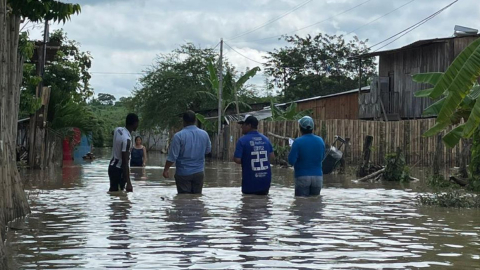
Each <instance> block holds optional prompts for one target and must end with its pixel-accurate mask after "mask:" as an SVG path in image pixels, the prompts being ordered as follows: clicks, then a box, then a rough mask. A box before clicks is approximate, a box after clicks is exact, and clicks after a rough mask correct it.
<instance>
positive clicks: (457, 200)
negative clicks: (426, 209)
mask: <svg viewBox="0 0 480 270" xmlns="http://www.w3.org/2000/svg"><path fill="white" fill-rule="evenodd" d="M417 201H418V203H419V204H421V205H427V206H440V207H453V208H480V196H479V195H477V194H471V193H467V192H465V191H464V190H461V189H451V190H448V191H446V192H436V193H434V194H421V195H418V196H417Z"/></svg>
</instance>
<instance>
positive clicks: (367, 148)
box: [357, 136, 373, 177]
mask: <svg viewBox="0 0 480 270" xmlns="http://www.w3.org/2000/svg"><path fill="white" fill-rule="evenodd" d="M372 142H373V137H372V136H366V137H365V143H364V144H363V154H362V156H363V160H362V162H361V163H360V164H359V166H358V169H357V177H364V176H366V175H368V167H369V165H370V152H371V147H372Z"/></svg>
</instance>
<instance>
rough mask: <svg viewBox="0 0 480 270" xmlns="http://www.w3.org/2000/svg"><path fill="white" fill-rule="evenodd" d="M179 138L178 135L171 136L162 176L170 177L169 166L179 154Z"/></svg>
mask: <svg viewBox="0 0 480 270" xmlns="http://www.w3.org/2000/svg"><path fill="white" fill-rule="evenodd" d="M180 147H181V146H180V138H179V136H178V135H175V136H173V140H172V143H171V144H170V150H169V151H168V156H167V161H166V162H165V168H164V169H163V177H165V178H170V174H169V170H170V167H171V166H172V165H173V164H175V161H177V158H178V155H179V154H180Z"/></svg>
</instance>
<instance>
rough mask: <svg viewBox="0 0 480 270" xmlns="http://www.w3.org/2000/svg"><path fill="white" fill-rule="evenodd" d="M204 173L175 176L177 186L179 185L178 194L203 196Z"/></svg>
mask: <svg viewBox="0 0 480 270" xmlns="http://www.w3.org/2000/svg"><path fill="white" fill-rule="evenodd" d="M204 176H205V174H204V173H203V172H199V173H195V174H191V175H177V174H175V184H176V185H177V192H178V194H185V193H187V194H202V188H203V178H204Z"/></svg>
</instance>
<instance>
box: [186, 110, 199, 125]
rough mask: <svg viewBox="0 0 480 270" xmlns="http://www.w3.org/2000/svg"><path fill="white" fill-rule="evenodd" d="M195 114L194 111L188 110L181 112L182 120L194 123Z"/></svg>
mask: <svg viewBox="0 0 480 270" xmlns="http://www.w3.org/2000/svg"><path fill="white" fill-rule="evenodd" d="M196 119H197V116H196V115H195V112H194V111H191V110H188V111H186V112H184V113H183V121H184V122H185V123H187V124H194V123H195V120H196Z"/></svg>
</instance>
